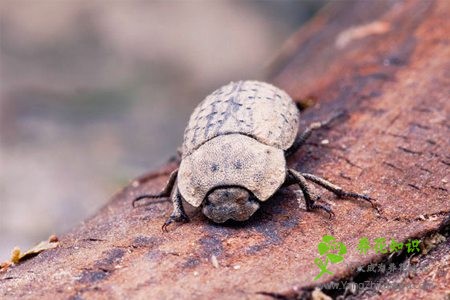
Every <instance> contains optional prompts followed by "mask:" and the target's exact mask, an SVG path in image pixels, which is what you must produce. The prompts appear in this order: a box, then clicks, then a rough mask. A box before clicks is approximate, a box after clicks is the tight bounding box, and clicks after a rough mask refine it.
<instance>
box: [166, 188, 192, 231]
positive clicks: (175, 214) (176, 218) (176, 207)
mask: <svg viewBox="0 0 450 300" xmlns="http://www.w3.org/2000/svg"><path fill="white" fill-rule="evenodd" d="M171 198H172V203H173V211H172V214H171V215H170V217H169V218H168V219H167V220H166V221H165V222H164V224H163V226H162V229H163V230H164V231H167V226H169V225H170V224H172V223H173V222H183V223H187V222H189V217H188V216H187V214H186V212H185V211H184V207H183V202H182V198H181V195H180V192H179V191H178V187H177V188H175V190H174V191H173V192H172V196H171Z"/></svg>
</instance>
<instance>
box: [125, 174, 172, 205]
mask: <svg viewBox="0 0 450 300" xmlns="http://www.w3.org/2000/svg"><path fill="white" fill-rule="evenodd" d="M177 175H178V169H176V170H175V171H173V172H172V173H170V176H169V180H168V181H167V184H166V186H165V187H164V189H163V190H162V191H161V192H159V193H158V194H145V195H140V196H139V197H136V198H134V200H133V202H132V205H133V207H136V202H138V201H140V200H142V199H147V198H150V199H159V198H167V197H169V196H170V193H171V192H172V190H173V187H174V185H175V181H176V179H177ZM165 201H169V200H168V199H164V200H159V201H154V202H151V203H148V204H153V203H161V202H165Z"/></svg>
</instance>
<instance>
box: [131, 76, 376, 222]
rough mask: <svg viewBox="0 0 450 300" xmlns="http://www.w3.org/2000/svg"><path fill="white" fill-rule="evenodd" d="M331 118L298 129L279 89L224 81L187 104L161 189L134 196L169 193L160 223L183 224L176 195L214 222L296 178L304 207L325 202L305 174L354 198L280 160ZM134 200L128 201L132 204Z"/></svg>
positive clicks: (248, 210) (243, 213)
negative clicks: (174, 159)
mask: <svg viewBox="0 0 450 300" xmlns="http://www.w3.org/2000/svg"><path fill="white" fill-rule="evenodd" d="M333 119H334V118H332V119H330V120H328V121H325V122H317V123H313V124H311V125H310V126H309V127H308V128H306V130H305V131H304V132H302V133H300V134H299V133H298V123H299V111H298V109H297V107H296V105H295V104H294V102H293V101H292V99H291V98H290V97H289V95H287V94H286V93H285V92H284V91H282V90H281V89H279V88H277V87H275V86H273V85H271V84H268V83H264V82H258V81H239V82H231V83H229V84H228V85H225V86H223V87H221V88H220V89H218V90H216V91H214V92H213V93H212V94H210V95H209V96H207V97H206V98H205V99H204V100H203V101H202V102H201V103H200V104H199V105H198V106H197V107H196V108H195V110H194V112H193V113H192V115H191V118H190V120H189V123H188V126H187V127H186V130H185V133H184V141H183V147H182V155H181V163H180V166H179V168H178V169H177V170H175V171H174V172H173V173H172V174H171V176H170V179H169V182H168V183H167V186H166V187H165V188H164V190H163V191H162V192H161V193H159V194H156V195H142V196H140V197H138V198H136V199H135V201H139V200H141V199H144V198H161V197H170V198H171V200H172V202H173V206H174V210H173V212H172V214H171V215H170V217H169V218H168V219H167V221H166V222H165V223H164V225H163V227H164V228H165V227H166V226H167V225H169V224H170V223H172V222H174V221H176V222H187V221H188V220H189V219H188V217H187V215H186V213H185V211H184V208H183V205H182V199H184V200H186V202H188V203H189V204H191V205H192V206H194V207H200V206H201V208H202V212H203V214H205V215H206V216H207V217H208V218H209V219H211V220H213V221H214V222H217V223H223V222H225V221H227V220H229V219H232V220H236V221H245V220H247V219H249V218H250V216H251V215H253V213H254V212H255V211H256V210H257V209H258V208H259V205H260V203H261V202H263V201H266V200H267V199H269V198H270V197H271V196H272V195H273V194H274V193H275V192H276V191H277V190H278V189H279V188H280V187H281V186H283V185H289V184H298V185H299V186H300V189H301V190H302V192H303V195H304V198H305V201H306V206H307V209H308V210H312V209H322V210H325V211H327V212H328V213H330V215H331V214H332V213H333V212H332V210H331V209H330V208H329V207H328V206H323V205H319V204H316V203H315V200H314V199H313V198H312V197H311V194H310V191H309V188H308V185H307V183H306V181H307V180H310V181H312V182H314V183H316V184H318V185H320V186H322V187H324V188H326V189H328V190H330V191H332V192H333V193H335V194H336V195H338V196H339V197H353V198H361V199H364V200H367V201H369V202H371V199H370V198H369V197H368V196H366V195H361V194H356V193H348V192H345V191H344V190H342V188H340V187H338V186H336V185H334V184H332V183H330V182H328V181H326V180H325V179H322V178H319V177H316V176H314V175H312V174H306V173H300V172H297V171H296V170H293V169H288V168H287V166H286V157H287V156H289V155H290V154H292V153H294V152H295V151H296V150H297V149H298V148H299V147H300V146H301V145H303V144H304V142H305V141H306V139H307V138H308V137H309V136H310V135H311V133H312V131H314V130H316V129H319V128H321V127H323V126H325V125H327V124H328V123H330V122H331V121H332V120H333ZM135 201H134V202H133V204H134V203H135Z"/></svg>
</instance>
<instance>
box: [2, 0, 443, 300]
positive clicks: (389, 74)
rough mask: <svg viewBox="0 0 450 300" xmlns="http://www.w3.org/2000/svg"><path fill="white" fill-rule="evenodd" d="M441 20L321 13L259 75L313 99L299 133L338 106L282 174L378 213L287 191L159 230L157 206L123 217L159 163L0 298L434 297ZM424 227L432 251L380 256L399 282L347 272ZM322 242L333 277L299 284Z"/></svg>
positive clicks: (378, 7)
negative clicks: (335, 245)
mask: <svg viewBox="0 0 450 300" xmlns="http://www.w3.org/2000/svg"><path fill="white" fill-rule="evenodd" d="M449 20H450V2H449V1H444V0H442V1H423V0H417V1H405V2H394V1H357V2H337V3H332V4H331V5H328V6H327V7H325V8H324V9H323V10H322V11H321V12H319V14H318V15H317V16H315V17H314V18H313V19H312V20H311V21H310V22H309V23H308V24H307V25H306V26H304V27H302V28H301V29H300V30H299V31H298V32H297V33H296V34H295V35H294V36H293V37H292V38H291V39H290V40H288V41H287V43H286V44H285V45H284V47H282V49H281V51H280V53H279V55H278V57H277V59H276V60H275V61H274V63H273V64H272V65H271V68H270V72H269V75H268V76H267V80H268V81H271V82H273V83H274V84H276V85H277V86H279V87H281V88H283V89H285V90H286V91H287V92H288V93H289V94H290V95H291V96H292V97H293V99H294V100H295V101H298V102H301V103H304V102H305V100H307V101H306V102H308V103H309V105H310V104H311V103H313V105H312V106H311V105H310V106H311V107H309V108H307V109H305V110H304V111H303V112H302V119H301V128H304V127H305V126H306V125H308V124H309V123H311V122H313V121H319V120H324V119H327V118H328V117H329V116H330V115H332V114H333V113H335V112H336V111H341V110H345V111H346V112H347V117H346V118H343V119H339V120H338V121H336V122H335V123H333V125H332V126H331V127H330V128H329V129H327V130H320V131H319V132H317V133H314V134H313V136H312V138H311V140H310V142H309V143H308V144H307V145H306V146H304V147H303V148H302V149H301V150H300V151H298V152H297V153H296V154H295V155H294V156H293V157H292V158H291V159H289V161H288V164H289V166H290V167H292V168H295V169H296V170H301V171H302V172H308V173H312V174H316V175H319V176H321V177H324V178H327V179H329V180H330V181H332V182H334V183H336V184H338V185H340V186H342V187H344V188H345V189H346V190H350V191H355V192H365V193H367V194H369V195H370V196H371V197H373V198H375V199H376V203H377V204H378V205H379V206H380V208H381V214H378V213H376V211H375V210H373V209H371V207H370V205H368V204H366V203H363V202H361V201H357V200H341V199H336V198H335V197H334V196H333V195H331V194H329V193H325V192H324V193H323V194H322V201H327V202H329V203H330V205H331V206H332V207H333V210H334V212H335V214H336V217H335V218H334V219H329V218H328V215H327V214H324V213H322V212H318V211H314V212H307V211H306V210H305V207H299V204H298V201H297V197H299V196H298V195H296V194H295V193H294V192H293V189H289V188H287V189H284V190H282V191H280V192H279V193H277V194H276V195H275V196H274V197H273V199H271V200H269V201H268V202H267V203H265V204H264V205H263V207H262V209H261V211H260V212H259V213H257V214H256V215H255V216H254V217H253V218H252V219H251V220H250V221H248V222H244V223H242V224H239V225H216V224H213V223H211V222H209V221H208V220H207V219H206V218H205V217H204V216H203V215H202V214H201V213H199V212H195V211H192V210H191V211H188V214H189V215H190V216H191V222H190V223H187V224H184V225H178V224H177V225H171V227H170V228H169V232H168V233H164V232H162V230H161V225H162V224H163V222H164V221H165V219H166V218H167V217H168V215H169V214H170V211H171V206H170V204H168V203H162V204H156V205H151V206H147V207H139V208H135V209H133V208H132V206H131V201H132V199H133V198H134V197H135V196H136V195H140V194H142V193H155V192H158V191H159V190H161V189H162V187H163V186H164V183H165V181H166V180H167V179H168V175H169V173H170V171H171V170H173V169H174V168H175V167H176V165H175V163H173V162H172V163H168V164H167V165H166V166H164V167H163V168H161V170H158V171H156V172H155V173H152V174H148V175H146V176H143V177H142V178H140V179H137V180H135V181H133V182H132V183H131V184H130V185H129V186H127V187H125V188H124V189H123V190H122V191H121V192H119V193H118V194H117V195H115V196H114V197H113V199H112V200H111V201H110V202H109V204H108V205H106V207H104V208H103V209H102V210H101V211H99V212H98V213H97V214H96V215H95V216H93V217H92V218H90V219H89V220H86V221H85V222H84V223H83V224H81V225H80V226H78V227H77V228H74V229H73V230H72V231H71V232H70V233H68V234H66V235H65V236H62V237H61V238H60V244H59V246H58V247H57V248H55V249H50V250H47V251H44V252H42V253H40V254H39V255H38V256H36V257H34V258H32V259H29V260H26V261H24V262H23V263H20V264H18V265H16V266H13V267H11V268H9V269H8V271H7V272H3V273H0V295H1V296H2V298H11V299H12V298H22V299H23V298H40V297H45V298H48V297H56V298H72V299H92V298H93V299H97V298H99V299H110V298H142V299H179V298H181V299H182V298H195V299H197V298H200V299H213V298H223V299H241V298H251V299H269V298H270V297H279V298H283V297H284V298H283V299H287V298H292V299H295V298H298V297H300V296H301V295H304V296H311V292H313V291H314V289H315V288H317V287H319V285H321V284H324V283H327V282H331V281H334V282H338V283H344V282H345V281H351V280H353V281H354V282H356V283H358V281H359V282H361V281H362V280H364V279H367V278H369V279H370V280H374V281H377V282H391V281H392V280H394V279H395V278H397V282H398V281H401V282H403V283H406V281H408V280H409V281H408V282H409V283H412V284H413V285H417V289H411V288H402V289H399V290H396V289H393V288H392V285H391V286H387V287H386V286H385V287H377V288H373V287H372V289H360V290H358V291H356V292H355V293H356V294H357V295H360V296H361V295H362V294H363V293H364V295H365V297H375V298H376V297H391V298H396V297H399V296H402V297H405V298H417V297H425V296H428V297H430V296H431V297H432V296H436V297H437V296H441V295H442V296H444V295H445V294H446V293H447V295H448V293H450V291H449V288H448V276H449V274H450V270H449V267H448V261H449V258H450V254H449V248H450V247H449V245H450V244H449V239H448V237H446V236H447V235H448V224H449V220H450V200H449V195H448V169H449V165H450V156H449V153H448V149H450V145H449V136H450V132H449V128H450V126H449V114H450V105H449V99H448V96H449V87H450V86H449V83H450V60H449V58H450V47H449V42H450V41H449V38H448V37H449V35H448V31H449V29H450V21H449ZM300 130H301V129H300ZM316 191H319V189H316ZM320 191H322V190H320ZM436 233H439V234H440V235H441V236H444V237H446V241H445V242H444V243H443V244H441V245H440V246H438V247H437V248H436V249H434V250H431V252H429V253H428V254H426V255H425V254H421V255H419V256H417V257H416V258H414V259H413V258H411V257H410V256H408V255H403V256H398V257H396V258H395V259H396V261H394V262H411V263H414V262H415V263H416V266H417V267H418V272H417V273H414V274H413V275H411V274H409V273H408V274H407V275H409V277H408V276H406V275H405V274H406V273H405V272H402V271H397V272H393V273H392V274H390V275H389V276H392V277H388V275H387V274H381V273H377V274H369V273H367V274H361V273H358V271H357V270H355V268H356V267H357V266H363V267H367V266H368V265H369V264H371V263H374V262H375V263H388V262H392V258H388V256H389V253H387V254H383V253H375V252H374V251H369V253H367V255H361V254H360V253H359V252H358V251H357V249H356V247H357V245H358V242H359V239H360V238H362V237H367V238H369V240H370V241H373V240H374V239H376V238H386V240H387V241H389V240H390V239H391V238H394V239H396V240H397V241H403V242H405V243H406V242H407V241H408V240H411V239H422V242H421V243H422V245H425V244H427V243H429V241H430V240H431V239H433V238H434V237H436V236H439V235H436ZM324 235H332V236H334V237H335V238H336V239H337V240H338V241H340V242H343V243H344V244H345V245H346V246H347V249H348V250H347V251H348V252H347V254H346V255H345V262H346V263H341V264H335V265H332V266H331V267H330V270H332V271H333V273H334V274H333V275H326V276H325V275H324V276H322V277H321V278H320V279H318V280H317V281H313V278H314V277H315V276H316V275H317V274H318V273H319V268H318V267H317V266H316V264H315V263H314V260H315V258H317V257H319V256H320V255H319V253H318V250H317V245H318V244H319V242H320V241H321V239H322V237H323V236H324ZM422 251H423V253H425V251H424V248H422ZM445 260H446V261H447V263H445ZM441 261H443V262H441ZM432 272H435V274H441V275H438V276H436V275H434V276H432ZM436 272H437V273H436ZM442 274H444V275H442ZM395 276H397V277H395ZM411 276H412V277H411ZM389 278H391V279H389ZM389 280H391V281H389ZM425 283H427V284H425ZM317 292H318V290H316V291H315V292H314V293H317ZM322 292H323V293H325V294H328V295H331V296H334V297H336V296H339V295H344V294H345V295H348V294H349V293H350V291H349V290H348V289H347V290H346V289H345V288H344V289H343V288H342V287H341V288H340V289H335V290H332V289H327V288H323V287H322ZM380 293H381V295H380Z"/></svg>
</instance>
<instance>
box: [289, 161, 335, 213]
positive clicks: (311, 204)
mask: <svg viewBox="0 0 450 300" xmlns="http://www.w3.org/2000/svg"><path fill="white" fill-rule="evenodd" d="M288 173H289V175H291V177H292V180H293V182H294V183H297V184H298V185H299V186H300V189H301V190H302V192H303V196H304V198H305V202H306V209H307V210H309V211H311V210H314V209H321V210H324V211H326V212H327V213H329V214H330V218H331V217H332V216H334V212H333V210H332V209H331V208H330V207H329V206H324V205H320V204H316V203H315V200H313V199H312V197H311V192H310V190H309V187H308V183H307V182H306V179H305V177H303V176H302V174H300V173H299V172H297V171H295V170H292V169H289V171H288Z"/></svg>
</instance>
